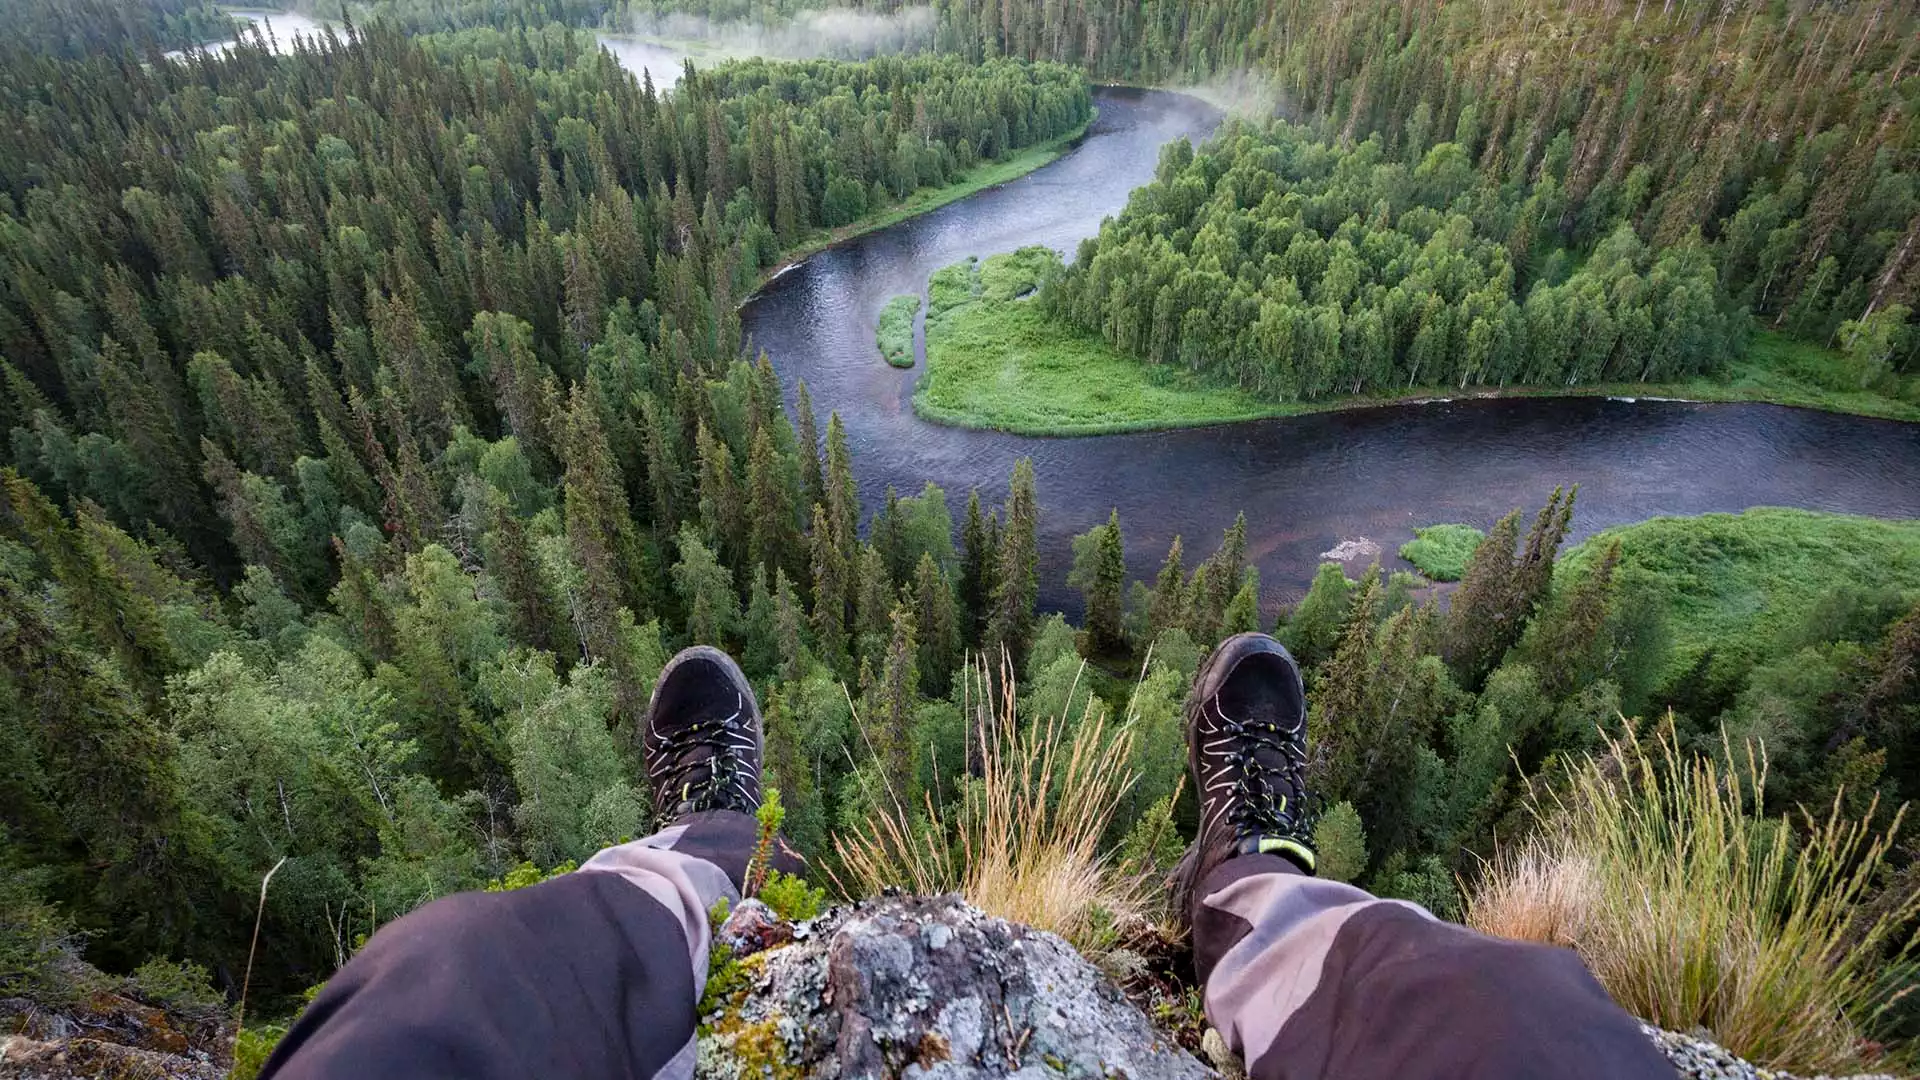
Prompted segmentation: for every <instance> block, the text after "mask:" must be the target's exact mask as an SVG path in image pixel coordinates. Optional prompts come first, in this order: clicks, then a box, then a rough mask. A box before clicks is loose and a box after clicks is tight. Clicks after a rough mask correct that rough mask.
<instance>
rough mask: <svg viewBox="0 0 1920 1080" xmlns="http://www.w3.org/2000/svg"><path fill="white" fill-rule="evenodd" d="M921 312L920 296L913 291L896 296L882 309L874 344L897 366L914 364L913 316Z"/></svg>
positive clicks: (875, 331)
mask: <svg viewBox="0 0 1920 1080" xmlns="http://www.w3.org/2000/svg"><path fill="white" fill-rule="evenodd" d="M918 314H920V297H918V296H916V295H915V294H913V293H907V294H906V295H904V296H896V297H894V298H893V299H891V300H889V301H887V306H886V307H883V308H881V309H880V323H879V325H878V326H877V327H875V329H874V334H873V341H874V344H876V345H878V346H880V355H881V356H882V357H883V358H885V359H886V361H887V363H889V364H892V365H893V366H894V367H897V368H910V367H912V366H913V317H914V316H915V315H918Z"/></svg>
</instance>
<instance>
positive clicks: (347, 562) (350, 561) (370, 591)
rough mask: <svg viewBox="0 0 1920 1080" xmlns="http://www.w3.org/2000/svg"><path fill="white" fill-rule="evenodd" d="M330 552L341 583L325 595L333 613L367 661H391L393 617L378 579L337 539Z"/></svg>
mask: <svg viewBox="0 0 1920 1080" xmlns="http://www.w3.org/2000/svg"><path fill="white" fill-rule="evenodd" d="M333 551H334V556H335V558H336V559H338V560H339V563H340V580H339V581H338V582H336V583H335V584H334V586H333V591H332V592H331V593H330V594H329V595H328V599H329V601H330V602H331V603H332V604H333V610H334V611H335V612H336V613H338V614H339V616H340V618H341V621H343V622H344V623H346V625H347V626H348V627H349V628H351V629H352V630H353V631H354V634H355V636H356V637H357V638H358V639H359V642H360V646H361V648H362V649H363V650H364V651H365V653H366V654H367V657H368V658H369V659H371V660H373V661H375V662H376V663H377V662H381V661H385V660H389V659H391V658H392V657H393V655H394V651H395V643H394V629H393V617H392V614H391V613H390V612H389V611H388V610H387V603H386V598H385V597H384V596H383V595H382V594H381V589H380V582H379V579H378V577H377V576H376V575H375V574H374V572H373V568H372V567H371V566H368V565H367V563H366V561H365V560H363V559H361V558H360V557H359V556H358V555H355V554H354V553H353V551H352V549H350V548H348V547H347V545H346V544H344V543H342V542H341V541H340V539H339V538H338V537H335V538H334V541H333Z"/></svg>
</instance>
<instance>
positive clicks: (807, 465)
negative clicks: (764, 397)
mask: <svg viewBox="0 0 1920 1080" xmlns="http://www.w3.org/2000/svg"><path fill="white" fill-rule="evenodd" d="M793 397H794V401H793V410H794V413H795V414H796V415H798V416H799V418H800V482H801V485H802V487H803V491H802V495H803V497H804V498H805V499H806V501H807V505H808V506H813V505H814V504H816V503H818V504H820V505H823V506H824V505H826V501H827V481H826V476H825V474H824V473H823V472H822V471H821V468H820V429H819V422H818V421H817V420H815V419H814V416H813V398H812V397H811V396H809V395H808V393H807V381H806V380H805V379H801V380H799V381H798V383H797V384H796V385H795V386H794V392H793Z"/></svg>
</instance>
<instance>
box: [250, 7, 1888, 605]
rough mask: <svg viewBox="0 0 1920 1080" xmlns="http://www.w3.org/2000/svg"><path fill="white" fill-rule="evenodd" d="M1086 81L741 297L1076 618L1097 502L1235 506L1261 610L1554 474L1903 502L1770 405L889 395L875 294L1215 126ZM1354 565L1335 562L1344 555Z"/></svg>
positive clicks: (1063, 245)
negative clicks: (1141, 428)
mask: <svg viewBox="0 0 1920 1080" xmlns="http://www.w3.org/2000/svg"><path fill="white" fill-rule="evenodd" d="M233 14H235V15H237V16H240V17H243V18H247V19H249V20H255V21H267V22H268V23H269V24H270V27H271V29H272V31H273V34H274V36H275V39H276V43H277V45H278V47H279V48H281V49H282V50H285V49H286V48H288V47H290V43H291V41H292V39H293V37H294V36H296V35H302V34H313V33H317V32H318V31H319V24H317V23H315V22H314V21H313V20H312V19H309V18H306V17H304V16H300V15H295V14H290V13H285V12H264V11H236V12H234V13H233ZM601 40H602V42H603V43H604V44H605V45H606V46H607V47H608V48H609V49H611V50H612V51H613V52H614V54H615V56H616V57H618V58H619V59H620V60H621V62H622V63H625V64H627V65H628V66H629V67H645V68H646V69H647V70H649V71H650V72H651V73H652V75H653V80H654V83H655V85H656V86H661V87H664V86H667V85H671V84H672V82H673V81H674V80H675V79H677V78H678V76H679V73H680V63H681V60H682V57H683V55H684V54H682V53H680V52H679V51H677V50H675V49H673V48H670V47H667V46H662V45H657V44H652V43H647V42H644V41H639V40H635V39H632V38H621V37H608V36H604V35H603V36H602V37H601ZM217 47H218V46H216V48H217ZM1097 98H1098V103H1099V106H1100V117H1099V119H1098V120H1097V121H1096V122H1095V124H1094V126H1093V128H1092V129H1091V130H1090V131H1089V132H1088V134H1087V136H1086V138H1085V139H1084V140H1083V141H1082V142H1081V143H1080V145H1079V146H1078V147H1077V148H1076V149H1074V150H1073V151H1072V152H1071V153H1069V154H1067V155H1065V156H1064V157H1062V158H1061V159H1060V160H1058V161H1056V162H1054V163H1053V164H1051V165H1048V166H1047V167H1045V168H1043V169H1040V170H1038V171H1036V172H1034V173H1031V174H1029V175H1028V176H1025V177H1023V178H1021V179H1019V180H1016V181H1014V182H1012V183H1009V184H1006V185H1003V186H1001V187H998V188H994V189H991V190H988V191H984V192H981V193H980V194H978V195H975V196H972V197H971V198H967V199H964V200H961V201H959V202H956V203H953V204H950V205H948V206H946V207H944V208H942V209H940V210H936V211H934V212H932V213H930V214H926V215H923V216H921V217H917V218H914V219H911V220H909V221H906V222H902V223H901V224H899V225H895V226H893V227H891V228H887V229H883V230H880V231H878V232H873V233H869V234H867V235H866V236H862V237H859V238H856V239H854V240H851V241H848V242H847V243H844V244H841V245H838V246H836V247H833V248H830V249H828V250H826V251H824V252H821V253H819V254H817V255H814V256H813V257H811V258H809V259H807V260H806V261H805V262H803V263H801V264H799V265H798V266H795V267H793V268H791V269H790V270H788V271H787V272H785V273H783V274H781V275H780V276H779V277H778V278H776V279H775V280H774V281H772V282H771V283H770V284H769V285H768V286H767V287H766V288H765V289H763V290H761V292H760V293H759V294H758V295H757V296H756V297H755V298H754V299H753V300H751V301H750V302H749V303H748V304H747V305H746V306H745V307H744V308H743V309H742V316H743V318H744V320H745V324H746V329H747V332H748V334H749V335H750V336H751V337H752V339H753V342H754V343H755V345H757V346H758V347H759V348H762V349H765V350H766V351H767V353H768V354H769V355H770V356H771V357H772V359H773V363H774V366H775V368H776V369H777V370H778V371H779V372H780V375H781V378H782V380H783V381H784V382H785V384H786V386H787V392H788V395H789V399H790V400H791V395H792V393H793V387H794V384H795V381H796V380H798V379H805V380H806V381H807V385H808V387H809V388H810V389H811V391H812V395H813V401H814V405H815V407H816V408H818V409H820V410H822V416H821V420H822V427H823V428H824V425H825V412H826V411H827V410H837V411H838V412H839V413H840V417H841V420H842V421H843V422H844V423H845V424H846V427H847V435H848V441H849V443H850V444H851V446H852V448H853V458H854V468H855V474H856V476H857V477H858V479H859V482H860V495H861V500H862V502H863V503H864V504H865V506H866V507H867V509H868V511H869V512H871V511H872V510H873V509H874V508H876V507H877V506H878V505H879V504H880V503H881V502H882V500H883V499H884V498H885V492H886V489H887V487H888V486H889V485H891V486H894V487H896V488H898V489H899V491H900V493H901V494H902V495H909V494H913V493H915V492H917V491H918V490H919V489H920V487H921V485H922V484H924V483H925V482H926V481H928V480H931V481H933V482H935V483H937V484H939V485H941V486H942V487H944V488H945V489H946V490H947V493H948V498H949V502H950V505H951V506H952V508H953V510H954V514H955V518H956V520H957V519H958V518H959V516H960V514H961V512H962V511H963V510H964V508H965V504H966V496H967V491H968V489H970V488H978V489H980V491H981V495H982V498H983V499H984V500H987V501H988V502H989V504H994V503H997V502H998V501H999V500H1000V498H1001V497H1002V496H1003V495H1004V493H1005V485H1006V481H1007V477H1008V475H1009V474H1010V473H1011V472H1012V470H1013V465H1014V462H1015V461H1017V460H1018V459H1019V458H1021V457H1031V458H1032V459H1033V463H1034V469H1035V472H1036V474H1037V477H1038V482H1039V495H1040V505H1041V519H1040V529H1041V531H1040V600H1041V605H1042V607H1043V608H1045V609H1048V610H1064V611H1067V612H1069V613H1077V612H1078V610H1079V607H1080V602H1079V597H1078V595H1077V594H1075V593H1074V592H1072V591H1071V590H1068V589H1067V588H1066V576H1067V568H1068V565H1069V563H1070V560H1071V539H1072V537H1073V535H1074V534H1075V533H1078V532H1082V531H1085V530H1086V529H1087V528H1089V527H1091V526H1093V525H1095V524H1098V523H1100V522H1104V521H1105V520H1106V517H1107V511H1108V510H1109V509H1110V508H1118V509H1119V511H1120V518H1121V522H1122V526H1123V529H1124V531H1125V533H1126V537H1127V564H1128V569H1129V570H1130V571H1131V572H1132V574H1133V575H1134V576H1136V577H1150V576H1151V575H1152V574H1153V573H1154V571H1155V570H1156V569H1157V567H1158V566H1159V563H1160V560H1161V559H1162V558H1163V557H1164V555H1165V553H1166V550H1167V545H1168V543H1169V542H1170V541H1171V540H1172V538H1173V536H1174V535H1175V534H1176V533H1178V534H1182V535H1184V536H1185V537H1186V548H1187V552H1188V559H1189V565H1190V566H1191V565H1192V562H1193V561H1194V560H1197V559H1199V558H1201V557H1204V556H1205V555H1206V554H1207V553H1208V552H1211V551H1212V550H1213V548H1214V546H1215V545H1216V544H1217V543H1218V540H1219V536H1220V533H1221V531H1222V530H1223V529H1225V528H1226V527H1227V526H1228V525H1230V524H1231V523H1232V521H1233V517H1234V515H1235V513H1237V512H1240V511H1245V512H1246V515H1247V525H1248V534H1249V545H1248V547H1249V553H1250V555H1251V557H1252V558H1253V560H1254V561H1255V564H1256V565H1257V566H1258V567H1259V568H1260V574H1261V581H1262V584H1263V586H1264V588H1263V599H1264V601H1265V604H1266V606H1267V607H1268V608H1269V609H1271V608H1272V607H1274V606H1276V605H1277V604H1279V603H1280V602H1281V601H1283V600H1285V599H1288V598H1292V597H1297V596H1298V595H1300V593H1301V592H1302V591H1303V590H1304V589H1305V587H1306V584H1307V582H1308V580H1309V579H1310V578H1311V577H1312V575H1313V569H1314V567H1315V565H1316V564H1317V563H1318V562H1319V561H1320V560H1321V557H1322V553H1324V552H1327V551H1329V550H1331V549H1333V548H1334V547H1335V546H1336V545H1338V544H1341V543H1343V542H1352V541H1366V542H1370V543H1371V544H1373V545H1377V546H1378V548H1379V550H1380V551H1381V557H1382V559H1383V561H1385V562H1386V563H1387V564H1388V565H1390V566H1392V565H1401V564H1399V563H1398V560H1397V559H1395V558H1394V555H1393V553H1394V551H1395V550H1396V549H1397V548H1398V547H1399V545H1400V544H1401V543H1403V542H1404V541H1406V540H1408V539H1410V538H1411V537H1412V535H1413V528H1414V526H1416V525H1426V524H1431V523H1435V522H1447V521H1463V522H1468V523H1471V524H1474V525H1478V526H1480V527H1483V528H1484V527H1485V526H1486V525H1487V524H1489V523H1490V522H1491V521H1492V520H1493V519H1494V518H1496V517H1498V516H1500V515H1501V514H1503V513H1505V512H1506V511H1508V510H1510V509H1512V508H1513V507H1516V506H1524V507H1529V508H1531V507H1536V506H1538V505H1539V504H1540V503H1541V502H1543V501H1544V500H1545V499H1546V496H1547V493H1548V492H1549V491H1551V490H1552V488H1553V487H1554V485H1556V484H1571V483H1578V484H1579V485H1580V500H1579V504H1578V507H1577V511H1576V516H1575V521H1574V525H1575V536H1576V538H1577V537H1581V536H1586V535H1590V534H1591V533H1593V532H1595V531H1597V530H1599V529H1603V528H1606V527H1608V526H1612V525H1619V524H1624V523H1627V522H1633V521H1640V520H1644V519H1646V518H1649V517H1653V516H1655V515H1659V514H1701V513H1707V512H1710V511H1737V510H1744V509H1746V508H1748V507H1752V506H1795V507H1803V508H1807V509H1813V510H1830V511H1837V512H1844V513H1855V514H1873V515H1879V516H1883V517H1914V516H1920V425H1908V424H1900V423H1894V422H1890V421H1881V420H1869V419H1863V418H1859V417H1850V416H1837V415H1832V414H1827V413H1820V412H1814V411H1809V410H1802V409H1787V408H1780V407H1777V406H1770V405H1699V404H1687V403H1681V402H1660V401H1645V400H1642V401H1614V400H1606V399H1601V398H1557V399H1538V398H1535V399H1515V400H1508V401H1488V400H1474V401H1460V402H1451V403H1438V404H1429V405H1409V406H1400V407H1392V408H1379V409H1365V410H1357V411H1352V412H1342V413H1326V414H1321V415H1317V416H1309V417H1302V418H1296V419H1287V420H1264V421H1254V422H1249V423H1241V424H1230V425H1223V426H1218V427H1210V428H1191V429H1187V430H1183V431H1169V432H1158V433H1151V434H1137V435H1103V436H1092V437H1086V438H1074V439H1037V438H1027V437H1021V436H1012V435H1003V434H998V433H993V432H978V431H966V430H961V429H958V428H949V427H942V426H939V425H936V424H931V423H928V422H926V421H924V420H921V419H920V418H919V417H917V416H915V415H914V413H913V407H912V395H913V385H914V382H915V380H916V379H917V378H918V376H919V369H918V368H915V369H914V370H911V371H899V370H896V369H894V368H891V367H888V366H887V365H886V363H885V362H884V361H882V360H881V358H880V354H879V351H878V349H877V348H876V347H875V345H874V341H873V331H874V323H875V320H876V319H877V318H878V317H879V312H880V308H881V307H882V306H883V305H884V304H885V303H886V301H887V299H888V298H889V297H892V296H895V295H898V294H900V293H905V292H922V291H924V289H925V286H926V280H927V276H928V275H929V274H931V273H932V272H933V271H934V270H937V269H939V268H940V267H942V266H945V265H947V264H949V263H952V262H955V261H956V260H959V259H962V258H965V257H966V256H968V255H989V254H993V253H995V252H1000V251H1010V250H1012V249H1014V248H1017V247H1020V246H1021V245H1024V244H1034V243H1040V244H1047V245H1049V246H1051V247H1053V248H1056V249H1058V250H1060V251H1062V252H1064V253H1066V254H1067V255H1069V256H1071V255H1072V253H1073V250H1074V248H1075V247H1076V246H1077V244H1078V243H1079V241H1080V240H1081V239H1083V238H1085V237H1088V236H1091V235H1093V234H1094V233H1095V232H1096V231H1097V230H1098V228H1099V225H1100V221H1101V219H1102V218H1104V217H1106V216H1107V215H1109V214H1113V213H1116V212H1118V211H1119V210H1120V209H1121V207H1123V206H1124V205H1125V204H1126V200H1127V195H1128V193H1129V192H1131V191H1132V190H1133V189H1134V188H1136V187H1138V186H1140V185H1141V184H1144V183H1146V182H1147V181H1148V180H1149V179H1150V178H1151V177H1152V175H1153V167H1154V163H1155V161H1156V160H1157V158H1158V154H1159V149H1160V147H1161V146H1162V145H1164V144H1165V143H1167V142H1169V141H1171V140H1173V139H1176V138H1179V137H1181V136H1186V137H1188V138H1192V139H1195V140H1198V139H1200V138H1204V137H1205V136H1206V135H1207V133H1209V132H1210V131H1212V130H1213V128H1214V127H1215V126H1216V125H1217V124H1218V122H1219V119H1220V116H1219V113H1218V112H1216V111H1215V110H1213V109H1212V108H1211V107H1209V106H1207V105H1205V104H1203V103H1201V102H1199V101H1198V100H1196V99H1194V98H1191V97H1186V96H1183V95H1179V94H1172V93H1164V92H1157V91H1137V90H1120V89H1103V90H1100V91H1098V94H1097ZM1361 547H1362V549H1363V550H1364V548H1365V545H1364V544H1363V545H1361ZM1367 559H1368V557H1367V556H1365V555H1362V556H1360V557H1358V558H1356V559H1354V560H1351V561H1350V562H1349V570H1350V572H1353V573H1356V574H1357V573H1358V572H1359V571H1360V570H1361V569H1363V568H1364V565H1365V562H1366V561H1367Z"/></svg>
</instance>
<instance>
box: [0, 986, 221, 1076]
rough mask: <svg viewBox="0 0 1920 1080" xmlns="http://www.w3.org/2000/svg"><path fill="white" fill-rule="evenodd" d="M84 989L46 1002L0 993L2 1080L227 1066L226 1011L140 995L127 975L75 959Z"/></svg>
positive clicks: (215, 1070)
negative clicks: (124, 977)
mask: <svg viewBox="0 0 1920 1080" xmlns="http://www.w3.org/2000/svg"><path fill="white" fill-rule="evenodd" d="M66 974H67V975H68V976H70V981H71V983H72V985H74V986H77V987H84V988H85V989H84V990H82V991H81V992H78V993H76V994H75V995H74V996H73V997H71V998H70V999H65V1000H61V1001H60V1003H59V1004H58V1005H56V1006H48V1005H46V1004H43V1003H39V1002H35V1001H33V1000H30V999H27V998H24V997H21V998H0V1080H67V1078H69V1077H76V1078H77V1077H87V1078H89V1080H128V1078H136V1077H137V1078H139V1080H219V1078H221V1077H224V1076H226V1075H227V1071H228V1069H229V1068H231V1066H232V1064H233V1036H234V1027H233V1018H232V1016H230V1015H229V1014H228V1013H227V1012H226V1010H225V1009H223V1008H218V1007H208V1006H204V1005H203V1006H194V1005H178V1004H175V1005H158V1004H155V1003H154V1002H151V1001H143V1000H140V999H138V998H136V997H134V996H132V995H133V993H135V991H133V990H129V989H128V988H127V986H126V982H127V980H121V979H115V978H112V977H110V976H106V975H103V974H101V973H100V972H98V971H96V970H94V969H93V968H92V967H89V966H87V965H85V964H82V963H80V962H79V961H77V960H76V961H74V962H73V964H72V966H71V968H70V969H69V970H67V972H66Z"/></svg>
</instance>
